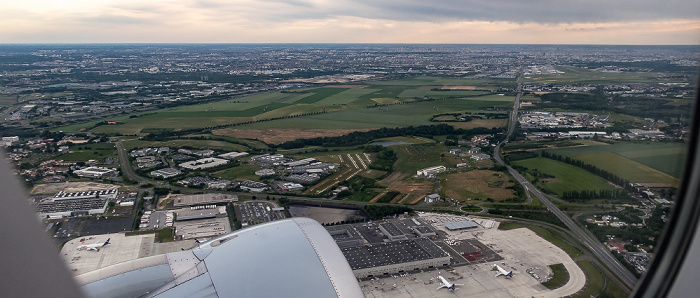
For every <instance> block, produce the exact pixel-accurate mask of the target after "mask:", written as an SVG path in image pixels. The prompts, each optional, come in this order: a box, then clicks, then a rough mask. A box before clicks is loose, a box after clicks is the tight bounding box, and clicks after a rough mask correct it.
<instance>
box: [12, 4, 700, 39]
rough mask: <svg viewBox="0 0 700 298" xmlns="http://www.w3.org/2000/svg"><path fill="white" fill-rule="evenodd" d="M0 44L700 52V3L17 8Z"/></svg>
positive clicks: (17, 6) (166, 5)
mask: <svg viewBox="0 0 700 298" xmlns="http://www.w3.org/2000/svg"><path fill="white" fill-rule="evenodd" d="M0 19H2V23H1V24H2V25H0V43H105V42H117V43H121V42H135V43H150V42H153V43H161V42H164V43H201V42H206V43H289V42H298V43H463V44H477V43H487V44H488V43H490V44H514V43H519V44H530V43H533V44H700V1H698V0H514V1H506V0H260V1H253V0H180V1H176V0H90V1H88V0H19V1H2V2H1V3H0Z"/></svg>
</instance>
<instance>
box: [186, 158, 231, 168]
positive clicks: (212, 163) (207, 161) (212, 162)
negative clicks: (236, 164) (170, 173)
mask: <svg viewBox="0 0 700 298" xmlns="http://www.w3.org/2000/svg"><path fill="white" fill-rule="evenodd" d="M227 163H228V160H225V159H221V158H216V157H209V158H202V159H198V160H193V161H188V162H183V163H181V164H180V167H181V168H185V169H188V170H201V169H208V168H213V167H217V166H221V165H225V164H227Z"/></svg>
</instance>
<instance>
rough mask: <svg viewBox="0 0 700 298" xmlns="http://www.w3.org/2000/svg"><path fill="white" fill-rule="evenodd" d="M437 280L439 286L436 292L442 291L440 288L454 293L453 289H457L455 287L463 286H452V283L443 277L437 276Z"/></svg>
mask: <svg viewBox="0 0 700 298" xmlns="http://www.w3.org/2000/svg"><path fill="white" fill-rule="evenodd" d="M438 278H439V279H440V286H439V287H438V288H437V289H438V290H439V289H442V288H448V289H449V290H450V291H454V290H455V289H457V288H455V286H463V285H464V284H453V283H451V282H449V281H447V280H446V279H445V278H444V277H442V275H438Z"/></svg>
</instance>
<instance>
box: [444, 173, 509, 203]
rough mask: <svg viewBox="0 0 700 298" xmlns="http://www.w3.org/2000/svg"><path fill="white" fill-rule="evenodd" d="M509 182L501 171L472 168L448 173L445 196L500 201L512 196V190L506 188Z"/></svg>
mask: <svg viewBox="0 0 700 298" xmlns="http://www.w3.org/2000/svg"><path fill="white" fill-rule="evenodd" d="M510 184H511V183H510V182H509V181H508V176H506V174H504V173H501V172H494V171H489V170H474V171H469V172H465V173H456V174H450V175H447V177H446V178H445V196H447V197H449V198H451V199H455V200H458V201H461V202H464V201H467V200H468V199H470V198H471V199H486V198H491V199H493V200H494V201H501V200H505V199H509V198H512V197H513V196H514V195H513V191H512V190H510V189H506V187H508V186H510Z"/></svg>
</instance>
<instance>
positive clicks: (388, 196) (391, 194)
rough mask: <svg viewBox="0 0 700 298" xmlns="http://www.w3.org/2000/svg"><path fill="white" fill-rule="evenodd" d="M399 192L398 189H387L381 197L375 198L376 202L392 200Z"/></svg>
mask: <svg viewBox="0 0 700 298" xmlns="http://www.w3.org/2000/svg"><path fill="white" fill-rule="evenodd" d="M400 194H401V193H400V192H398V191H389V192H387V193H385V194H384V195H382V197H381V198H379V199H378V200H377V203H389V202H391V200H393V199H394V198H395V197H396V196H398V195H400Z"/></svg>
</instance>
